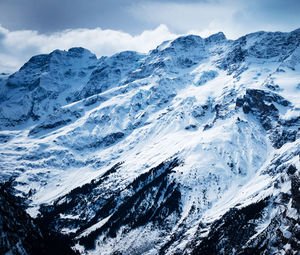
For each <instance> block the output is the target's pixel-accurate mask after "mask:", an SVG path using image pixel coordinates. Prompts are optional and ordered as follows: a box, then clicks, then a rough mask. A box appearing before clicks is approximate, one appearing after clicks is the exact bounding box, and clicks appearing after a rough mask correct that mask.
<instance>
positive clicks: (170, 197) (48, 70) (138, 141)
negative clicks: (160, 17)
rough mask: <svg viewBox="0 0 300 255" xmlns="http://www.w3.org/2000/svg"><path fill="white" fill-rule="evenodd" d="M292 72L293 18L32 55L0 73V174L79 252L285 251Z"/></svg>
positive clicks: (297, 40)
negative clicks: (238, 29)
mask: <svg viewBox="0 0 300 255" xmlns="http://www.w3.org/2000/svg"><path fill="white" fill-rule="evenodd" d="M299 80H300V30H295V31H293V32H290V33H281V32H276V33H267V32H257V33H252V34H249V35H245V36H243V37H241V38H239V39H237V40H235V41H231V40H227V39H226V38H225V36H224V34H222V33H218V34H215V35H212V36H210V37H208V38H205V39H203V38H201V37H199V36H194V35H189V36H183V37H179V38H177V39H175V40H173V41H167V42H164V43H163V44H162V45H160V46H158V47H157V48H156V49H154V50H152V51H150V52H149V54H139V53H136V52H122V53H119V54H116V55H114V56H112V57H102V58H100V59H97V58H96V57H95V56H94V55H93V54H92V53H90V52H89V51H88V50H85V49H82V48H73V49H70V50H69V51H67V52H65V51H58V50H57V51H54V52H52V53H50V54H49V55H40V56H35V57H33V58H31V59H30V60H29V61H28V62H27V63H26V64H25V65H24V66H23V67H22V68H21V69H20V70H19V71H18V72H16V73H15V74H13V75H11V76H9V77H8V78H5V77H4V78H3V79H2V80H1V81H0V82H1V87H0V98H1V103H0V106H1V107H0V123H1V126H0V127H1V131H0V142H1V147H0V153H1V155H2V157H1V159H0V160H1V164H0V168H1V177H2V179H3V180H7V179H9V178H10V177H14V178H15V186H16V188H17V189H18V190H19V191H20V193H21V194H22V195H23V196H26V197H28V198H29V199H30V204H29V205H30V207H29V209H28V212H29V213H30V214H31V215H32V216H34V217H36V216H37V215H38V213H39V211H38V210H39V209H40V214H39V218H40V220H41V221H44V223H45V224H48V226H49V228H50V229H51V230H55V231H58V232H60V233H63V234H65V235H68V236H69V238H70V239H71V240H72V241H73V244H74V249H77V250H78V251H80V252H81V253H87V254H99V253H100V254H117V252H120V253H121V254H175V253H178V254H233V253H234V252H236V253H237V254H253V253H254V252H257V253H263V252H266V253H267V254H269V253H270V254H272V253H273V252H274V251H279V252H281V253H282V254H285V253H288V252H291V254H293V252H297V250H299V247H300V246H299V242H300V240H299V231H300V229H299V224H300V223H299V216H298V215H299V209H300V206H299V203H300V202H299V185H300V184H299V167H300V164H299V152H300V144H299V141H300V140H299V127H300V114H299V109H300V102H299V96H300V85H299ZM272 233H276V234H272ZM114 252H115V253H114Z"/></svg>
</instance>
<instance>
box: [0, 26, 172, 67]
mask: <svg viewBox="0 0 300 255" xmlns="http://www.w3.org/2000/svg"><path fill="white" fill-rule="evenodd" d="M177 36H178V35H177V34H174V33H171V32H170V31H169V29H168V27H167V26H165V25H159V26H158V27H157V28H155V29H153V30H146V31H144V32H142V33H141V34H138V35H135V36H133V35H131V34H129V33H125V32H122V31H116V30H108V29H106V30H103V29H101V28H95V29H69V30H64V31H61V32H56V33H51V34H40V33H38V32H37V31H32V30H18V31H9V30H8V29H6V28H4V27H2V26H0V72H12V71H16V70H17V69H18V68H20V66H21V65H22V64H23V63H24V62H26V61H27V60H28V59H29V58H30V57H31V56H33V55H37V54H42V53H49V52H51V51H53V50H55V49H61V50H67V49H69V48H71V47H79V46H80V47H84V48H87V49H89V50H90V51H92V52H93V53H95V54H96V55H97V57H101V56H109V55H112V54H114V53H117V52H120V51H124V50H133V51H138V52H145V53H146V52H148V51H149V50H151V49H153V48H155V47H156V46H157V45H159V44H160V43H162V42H163V41H165V40H170V39H174V38H176V37H177Z"/></svg>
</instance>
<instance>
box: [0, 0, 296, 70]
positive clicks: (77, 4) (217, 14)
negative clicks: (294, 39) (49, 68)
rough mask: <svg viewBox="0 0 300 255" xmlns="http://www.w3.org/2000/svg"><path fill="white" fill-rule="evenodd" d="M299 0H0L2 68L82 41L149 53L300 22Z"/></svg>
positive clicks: (106, 50) (101, 51) (101, 50)
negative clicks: (179, 39) (184, 41)
mask: <svg viewBox="0 0 300 255" xmlns="http://www.w3.org/2000/svg"><path fill="white" fill-rule="evenodd" d="M299 13H300V0H247V1H246V0H185V1H183V0H164V1H159V0H156V1H150V0H0V72H2V71H10V72H11V71H15V70H16V69H17V68H19V67H20V66H21V65H22V64H23V63H24V61H26V60H28V58H29V57H30V56H32V55H35V54H39V53H48V52H50V51H52V50H54V49H56V48H59V49H68V48H70V47H73V46H83V47H85V48H88V49H90V50H91V51H92V52H94V53H96V54H97V56H98V57H100V56H101V55H111V54H113V53H116V52H118V51H121V50H127V49H128V50H137V51H140V52H147V51H148V50H150V49H152V48H154V47H155V46H156V45H157V44H159V43H161V42H162V41H164V40H167V39H173V38H175V37H176V36H179V35H182V34H188V33H194V34H198V35H200V36H203V37H206V36H208V35H210V34H212V33H215V32H219V31H223V32H224V33H225V35H226V36H227V37H228V38H230V39H235V38H238V37H239V36H242V35H244V34H246V33H249V32H254V31H258V30H267V31H292V30H294V29H296V28H299V27H300V18H299Z"/></svg>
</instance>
